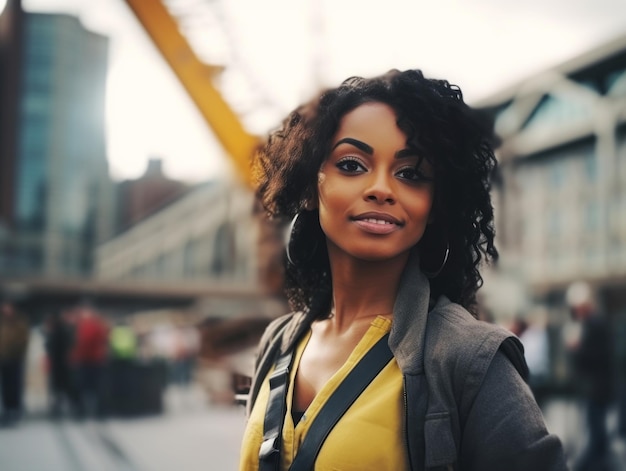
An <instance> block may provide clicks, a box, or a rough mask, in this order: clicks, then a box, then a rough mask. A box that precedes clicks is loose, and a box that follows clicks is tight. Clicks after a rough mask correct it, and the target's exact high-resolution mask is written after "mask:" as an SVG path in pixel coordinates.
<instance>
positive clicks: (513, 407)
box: [461, 351, 568, 471]
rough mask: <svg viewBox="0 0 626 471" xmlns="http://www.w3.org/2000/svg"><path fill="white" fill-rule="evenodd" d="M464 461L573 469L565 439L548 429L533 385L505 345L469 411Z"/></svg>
mask: <svg viewBox="0 0 626 471" xmlns="http://www.w3.org/2000/svg"><path fill="white" fill-rule="evenodd" d="M461 463H463V466H462V469H463V470H464V471H465V470H472V471H479V470H480V471H492V470H493V471H496V470H504V469H506V470H520V471H521V470H525V471H527V470H533V471H562V470H567V469H568V467H567V465H566V461H565V455H564V453H563V448H562V445H561V442H560V440H559V439H558V437H556V436H555V435H551V434H550V433H549V432H548V430H547V428H546V425H545V423H544V420H543V415H542V413H541V410H540V409H539V406H538V405H537V403H536V401H535V399H534V397H533V394H532V392H531V390H530V388H529V387H528V385H527V384H526V383H525V382H524V380H523V379H522V377H521V376H520V374H519V373H518V372H517V370H516V369H515V367H514V366H513V365H512V363H511V362H510V361H509V360H508V358H507V357H506V355H505V354H504V353H502V352H501V351H498V352H497V353H496V355H495V356H494V358H493V361H492V363H491V365H490V366H489V369H488V370H487V374H486V376H485V378H484V381H483V383H482V385H481V387H480V389H479V391H478V394H477V395H476V398H475V400H474V403H473V405H472V407H471V409H470V411H469V414H468V415H467V418H466V422H465V427H464V430H463V440H462V443H461Z"/></svg>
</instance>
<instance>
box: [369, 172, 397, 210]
mask: <svg viewBox="0 0 626 471" xmlns="http://www.w3.org/2000/svg"><path fill="white" fill-rule="evenodd" d="M363 197H364V199H366V200H367V201H372V202H375V203H378V204H383V203H387V204H394V203H395V202H396V196H395V193H394V189H393V183H392V181H391V177H390V176H388V175H386V174H385V173H384V172H375V173H372V176H371V178H370V180H369V182H368V186H367V188H366V189H365V192H364V193H363Z"/></svg>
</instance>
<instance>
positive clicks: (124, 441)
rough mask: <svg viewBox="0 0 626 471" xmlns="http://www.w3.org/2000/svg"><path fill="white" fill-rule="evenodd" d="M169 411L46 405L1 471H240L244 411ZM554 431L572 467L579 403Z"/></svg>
mask: <svg viewBox="0 0 626 471" xmlns="http://www.w3.org/2000/svg"><path fill="white" fill-rule="evenodd" d="M165 404H166V411H165V412H164V413H163V414H161V415H157V416H149V417H142V418H136V419H120V418H109V419H106V420H100V421H95V420H84V421H77V420H74V419H69V418H66V419H59V420H55V421H53V420H51V419H50V418H49V417H47V416H46V414H45V408H44V407H43V404H42V403H41V401H39V402H38V401H37V400H33V398H31V400H30V404H29V413H28V415H27V416H26V417H25V418H24V420H23V421H22V422H21V423H20V424H18V425H17V426H16V427H12V428H5V429H0V468H1V469H2V471H114V470H120V471H166V470H167V471H172V470H181V471H231V470H232V471H234V470H236V469H237V464H238V458H239V445H240V440H241V435H242V433H243V428H244V410H243V407H240V406H233V407H224V406H212V405H210V404H208V403H207V401H206V399H205V397H204V395H203V393H202V391H201V390H200V389H199V388H191V389H187V390H182V389H176V388H172V387H170V388H169V389H168V391H167V394H166V397H165ZM544 415H545V418H546V422H547V424H548V429H549V430H550V431H551V432H552V433H555V434H556V435H558V436H559V437H560V438H561V440H562V442H563V445H564V448H565V451H566V453H567V456H568V457H569V459H570V464H571V462H572V460H573V459H575V458H576V456H577V455H578V453H580V451H581V449H582V447H583V444H584V440H585V423H584V419H583V416H582V410H581V408H580V406H579V405H578V404H577V403H576V402H574V401H566V400H563V399H558V400H556V399H553V400H549V401H547V402H546V405H545V407H544ZM615 422H616V414H615V413H614V412H613V413H612V414H611V416H610V417H609V430H610V433H611V436H612V437H613V440H612V455H613V457H612V462H613V464H612V468H611V469H612V470H614V471H618V470H623V469H626V446H625V442H624V439H623V438H619V437H618V436H617V434H616V432H615V427H616V423H615Z"/></svg>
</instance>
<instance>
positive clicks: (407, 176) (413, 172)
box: [396, 167, 432, 182]
mask: <svg viewBox="0 0 626 471" xmlns="http://www.w3.org/2000/svg"><path fill="white" fill-rule="evenodd" d="M396 175H397V176H398V177H400V178H402V179H403V180H409V181H411V182H422V181H432V178H430V177H428V176H426V175H424V174H423V173H422V172H421V171H420V170H419V169H416V168H415V167H403V168H401V169H400V170H398V171H397V172H396Z"/></svg>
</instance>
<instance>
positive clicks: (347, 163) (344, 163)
mask: <svg viewBox="0 0 626 471" xmlns="http://www.w3.org/2000/svg"><path fill="white" fill-rule="evenodd" d="M336 166H337V168H338V169H339V170H341V171H343V172H345V173H363V172H365V171H367V169H366V168H365V166H364V165H363V163H361V161H360V160H358V159H357V158H355V157H345V158H343V159H341V160H340V161H339V162H337V164H336Z"/></svg>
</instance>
